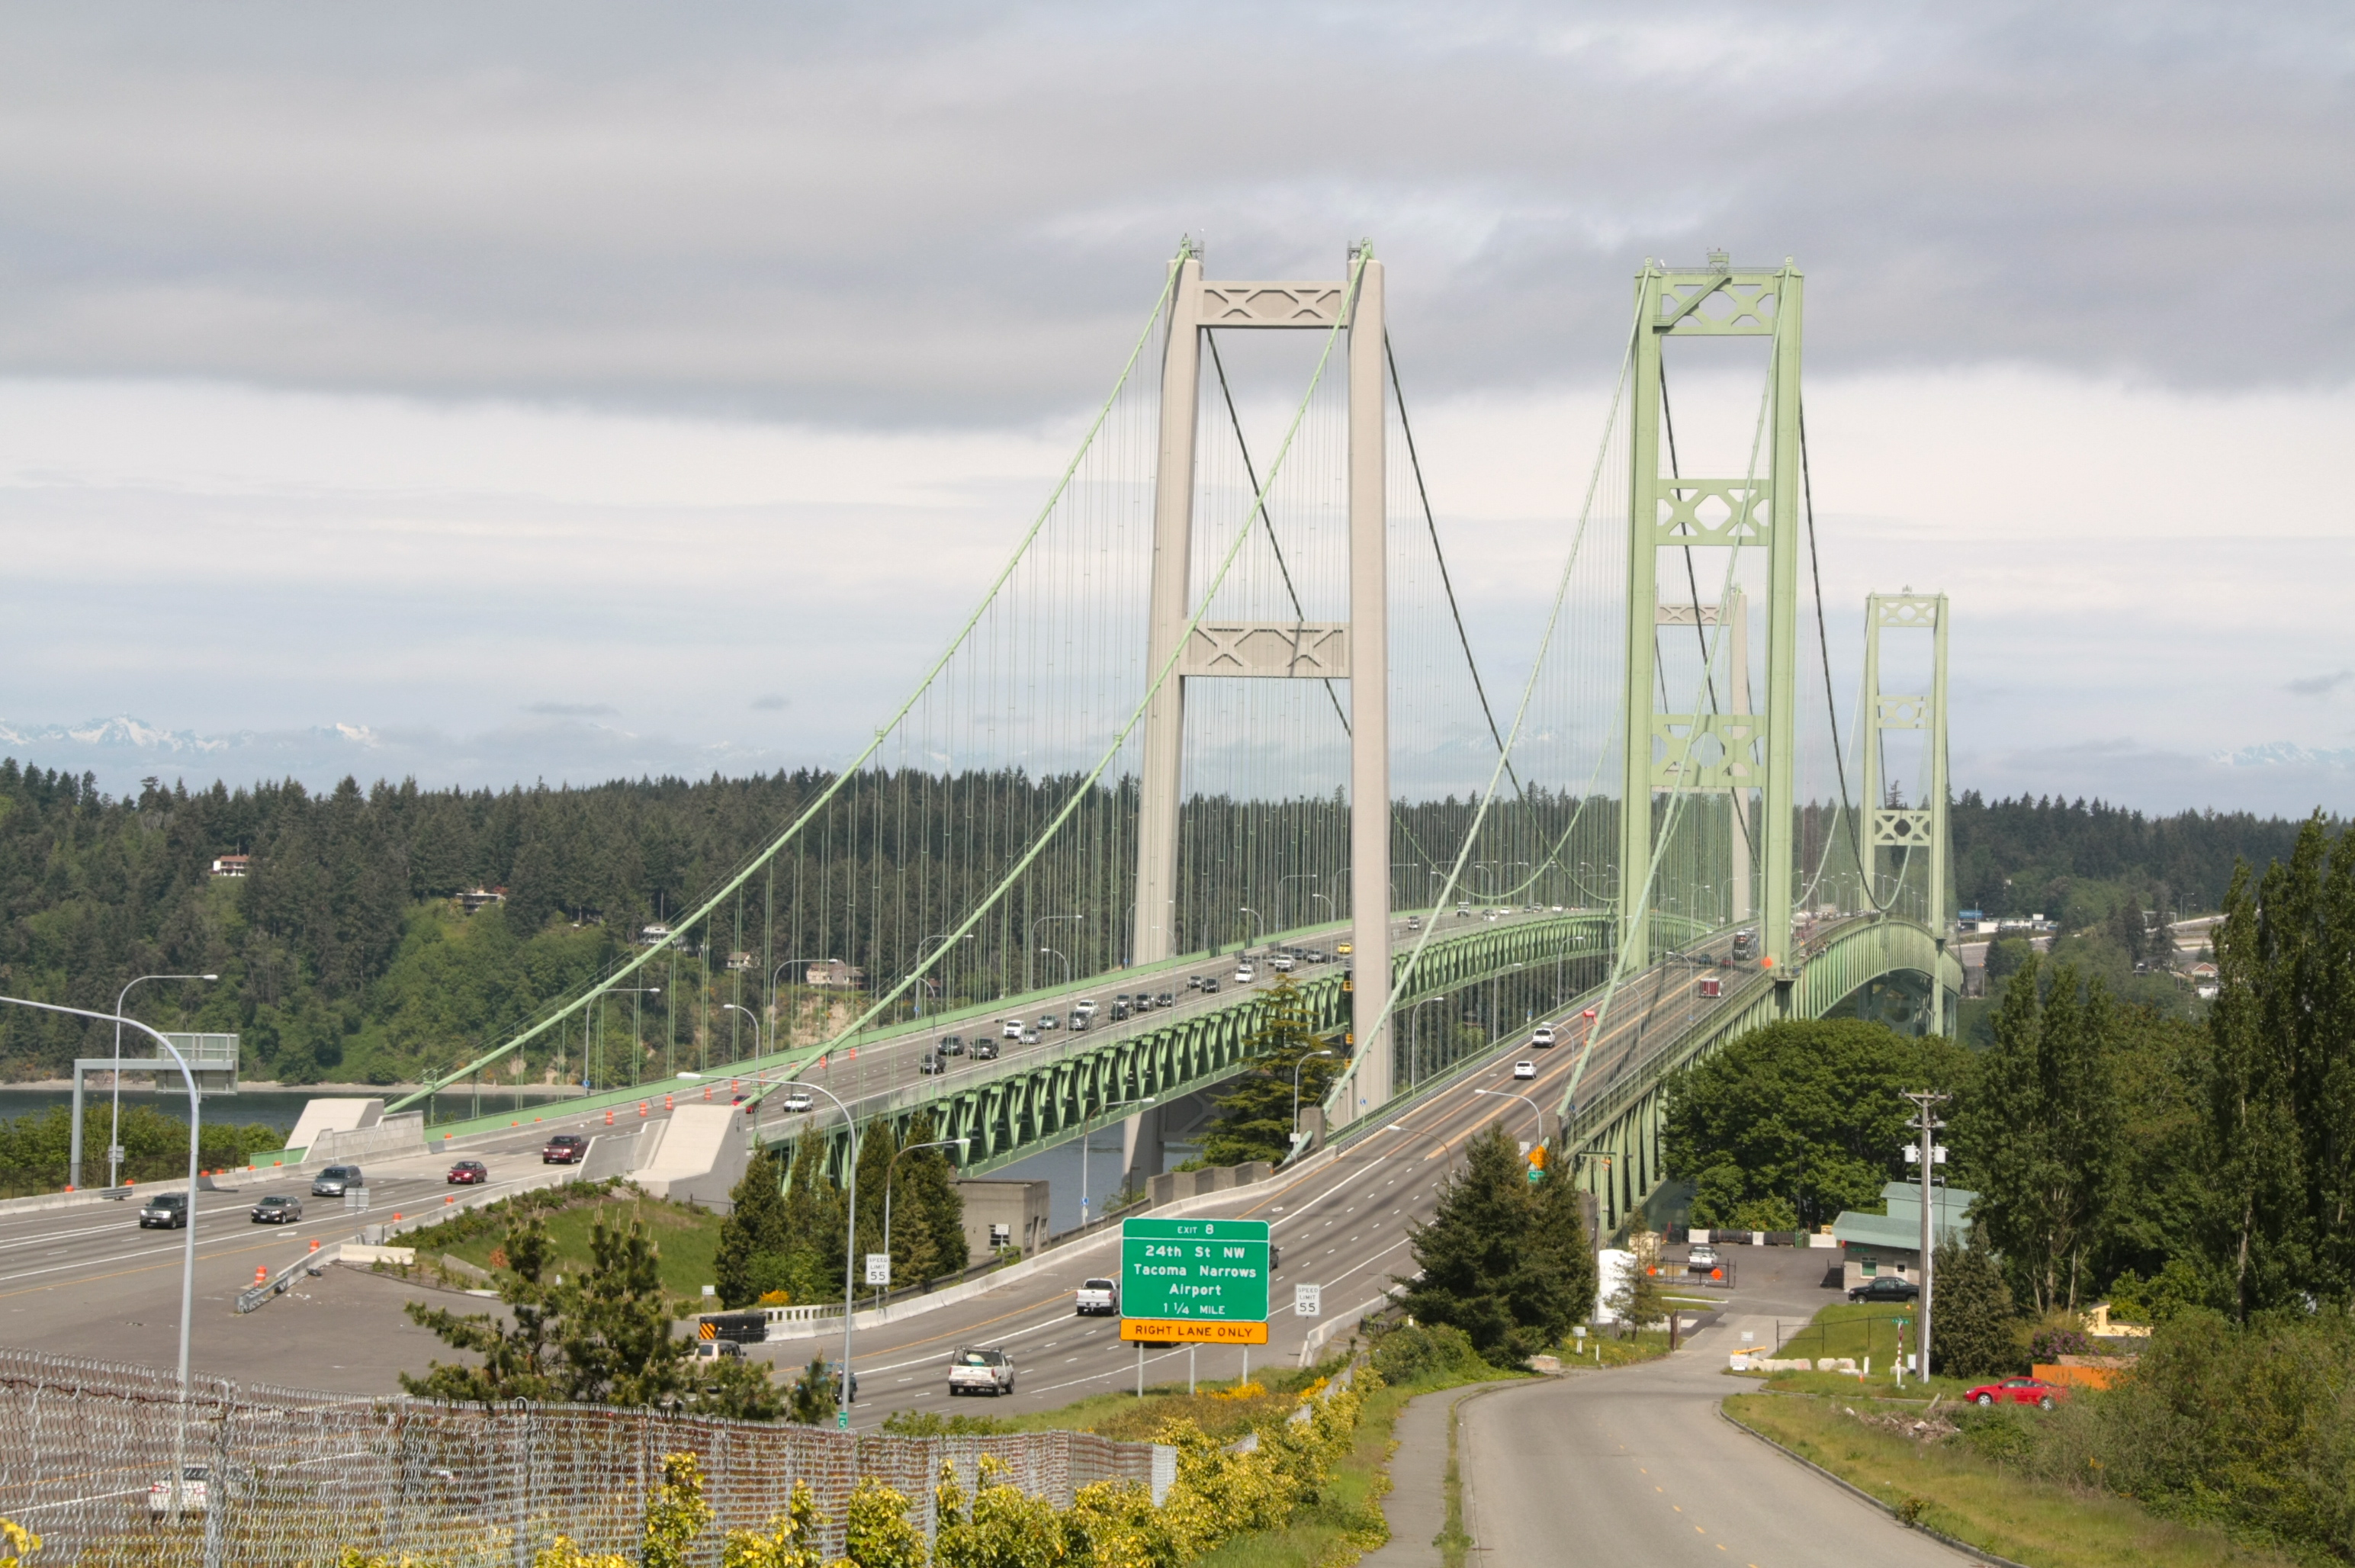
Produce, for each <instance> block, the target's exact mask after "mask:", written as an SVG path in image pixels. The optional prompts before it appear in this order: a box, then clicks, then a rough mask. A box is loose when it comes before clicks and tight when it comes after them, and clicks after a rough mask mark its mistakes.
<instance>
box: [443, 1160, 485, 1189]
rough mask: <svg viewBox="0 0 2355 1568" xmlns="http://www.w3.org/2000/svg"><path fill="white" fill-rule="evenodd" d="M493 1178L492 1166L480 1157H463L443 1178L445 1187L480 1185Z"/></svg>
mask: <svg viewBox="0 0 2355 1568" xmlns="http://www.w3.org/2000/svg"><path fill="white" fill-rule="evenodd" d="M489 1179H491V1168H490V1167H489V1166H487V1165H485V1164H484V1163H483V1162H482V1161H481V1160H479V1159H462V1160H460V1161H459V1162H458V1163H457V1164H455V1165H453V1166H452V1167H451V1168H450V1174H449V1175H448V1176H446V1177H444V1178H443V1179H442V1185H443V1186H445V1187H480V1186H481V1185H483V1183H485V1182H486V1181H488V1180H489Z"/></svg>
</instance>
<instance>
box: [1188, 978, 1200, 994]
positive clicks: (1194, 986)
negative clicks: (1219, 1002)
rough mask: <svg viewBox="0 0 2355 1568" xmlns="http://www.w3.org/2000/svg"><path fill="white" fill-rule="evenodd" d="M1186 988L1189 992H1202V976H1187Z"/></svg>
mask: <svg viewBox="0 0 2355 1568" xmlns="http://www.w3.org/2000/svg"><path fill="white" fill-rule="evenodd" d="M1186 988H1187V989H1188V990H1189V991H1199V990H1200V989H1201V988H1202V976H1199V975H1188V976H1186Z"/></svg>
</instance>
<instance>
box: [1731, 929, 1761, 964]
mask: <svg viewBox="0 0 2355 1568" xmlns="http://www.w3.org/2000/svg"><path fill="white" fill-rule="evenodd" d="M1733 956H1734V957H1735V958H1736V959H1743V958H1755V957H1757V956H1758V933H1756V932H1755V931H1737V932H1735V933H1733Z"/></svg>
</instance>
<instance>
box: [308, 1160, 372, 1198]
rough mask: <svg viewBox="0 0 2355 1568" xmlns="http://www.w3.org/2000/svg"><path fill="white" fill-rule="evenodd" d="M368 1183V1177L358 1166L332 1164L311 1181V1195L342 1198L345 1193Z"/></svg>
mask: <svg viewBox="0 0 2355 1568" xmlns="http://www.w3.org/2000/svg"><path fill="white" fill-rule="evenodd" d="M367 1185H368V1178H367V1177H365V1176H362V1175H361V1174H360V1168H359V1167H358V1166H357V1165H331V1166H329V1167H327V1168H326V1169H325V1170H323V1171H321V1172H320V1173H319V1175H318V1177H317V1179H315V1180H314V1181H313V1182H312V1183H311V1196H312V1197H314V1198H341V1197H342V1196H343V1195H344V1194H345V1193H346V1192H350V1191H354V1190H356V1189H359V1188H363V1187H366V1186H367Z"/></svg>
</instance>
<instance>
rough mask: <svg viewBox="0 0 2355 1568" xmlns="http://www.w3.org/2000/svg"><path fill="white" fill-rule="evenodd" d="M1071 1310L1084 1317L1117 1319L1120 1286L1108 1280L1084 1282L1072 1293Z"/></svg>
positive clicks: (1118, 1314)
mask: <svg viewBox="0 0 2355 1568" xmlns="http://www.w3.org/2000/svg"><path fill="white" fill-rule="evenodd" d="M1071 1309H1072V1311H1074V1312H1076V1313H1078V1314H1079V1316H1081V1317H1118V1316H1120V1286H1119V1285H1116V1284H1114V1282H1113V1281H1111V1280H1108V1279H1090V1280H1082V1281H1081V1282H1080V1288H1079V1289H1077V1290H1075V1291H1073V1292H1072V1293H1071Z"/></svg>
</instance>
